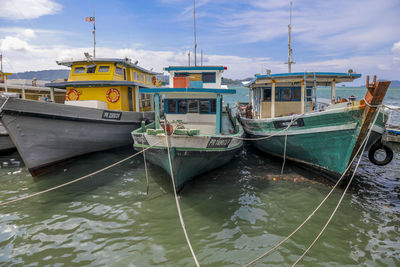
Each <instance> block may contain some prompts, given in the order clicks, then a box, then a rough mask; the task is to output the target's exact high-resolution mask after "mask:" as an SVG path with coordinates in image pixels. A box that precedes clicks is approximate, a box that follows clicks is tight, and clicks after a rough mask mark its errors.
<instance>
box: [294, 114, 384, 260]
mask: <svg viewBox="0 0 400 267" xmlns="http://www.w3.org/2000/svg"><path fill="white" fill-rule="evenodd" d="M378 111H379V110H378ZM377 118H378V112H377V113H376V116H375V119H374V121H373V123H372V126H371V127H370V128H369V131H368V134H367V136H366V138H365V139H364V140H366V142H365V143H364V145H361V146H360V147H363V149H362V151H361V154H360V157H359V159H358V162H357V165H356V167H355V169H354V171H353V175H352V176H351V178H350V181H349V183H348V184H347V186H346V189H345V190H344V192H343V194H342V196H341V197H340V199H339V202H338V203H337V204H336V207H335V209H334V210H333V212H332V214H331V216H329V219H328V220H327V222H326V223H325V225H324V227H323V228H322V230H321V231H320V232H319V234H318V235H317V237H316V238H315V239H314V241H313V242H312V243H311V244H310V246H309V247H308V248H307V249H306V250H305V251H304V253H303V254H302V255H301V256H300V257H299V258H298V259H297V260H296V261H295V262H294V263H293V265H292V267H293V266H295V265H296V264H297V263H298V262H299V261H300V260H301V259H302V258H303V257H304V256H305V255H306V254H307V252H308V251H309V250H310V249H311V248H312V247H313V246H314V244H315V243H316V242H317V241H318V239H319V238H320V237H321V235H322V234H323V232H324V231H325V229H326V228H327V227H328V224H329V223H330V222H331V220H332V218H333V216H334V215H335V213H336V211H337V210H338V208H339V206H340V204H341V203H342V201H343V198H344V196H345V194H346V192H347V190H348V189H349V187H350V184H351V182H352V181H353V178H354V175H355V174H356V171H357V168H358V166H359V165H360V162H361V159H362V155H363V153H364V151H365V148H366V147H367V143H368V140H369V137H370V135H371V132H372V128H373V127H374V125H375V122H376V119H377Z"/></svg>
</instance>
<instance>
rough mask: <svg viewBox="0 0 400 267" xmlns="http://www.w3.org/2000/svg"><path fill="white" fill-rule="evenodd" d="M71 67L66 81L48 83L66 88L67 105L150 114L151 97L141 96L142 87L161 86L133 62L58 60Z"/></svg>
mask: <svg viewBox="0 0 400 267" xmlns="http://www.w3.org/2000/svg"><path fill="white" fill-rule="evenodd" d="M57 64H58V65H62V66H67V67H70V68H71V71H70V74H69V77H68V80H67V81H65V82H53V83H48V84H46V86H49V87H52V88H65V89H66V96H65V104H69V105H76V106H86V107H92V108H100V109H111V110H121V111H150V110H152V109H153V105H152V103H153V101H152V99H151V95H146V94H139V88H148V87H154V86H158V81H157V80H156V74H157V73H155V72H152V71H150V70H146V69H144V68H142V67H139V66H138V65H137V62H135V63H133V62H132V61H131V60H130V59H128V58H125V59H112V58H87V59H82V60H71V61H57Z"/></svg>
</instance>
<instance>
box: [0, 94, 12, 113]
mask: <svg viewBox="0 0 400 267" xmlns="http://www.w3.org/2000/svg"><path fill="white" fill-rule="evenodd" d="M8 99H10V97H9V96H7V97H6V101H4V103H3V105H1V107H0V112H1V111H2V110H3V108H4V106H5V105H6V103H7V101H8Z"/></svg>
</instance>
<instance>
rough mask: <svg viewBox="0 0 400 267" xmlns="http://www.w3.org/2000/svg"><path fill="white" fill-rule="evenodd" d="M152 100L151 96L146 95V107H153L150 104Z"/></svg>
mask: <svg viewBox="0 0 400 267" xmlns="http://www.w3.org/2000/svg"><path fill="white" fill-rule="evenodd" d="M150 100H151V96H150V95H149V94H148V95H146V106H147V107H149V106H151V103H150V102H151V101H150Z"/></svg>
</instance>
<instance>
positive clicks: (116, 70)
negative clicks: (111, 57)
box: [115, 67, 122, 75]
mask: <svg viewBox="0 0 400 267" xmlns="http://www.w3.org/2000/svg"><path fill="white" fill-rule="evenodd" d="M115 74H118V75H122V68H120V67H115Z"/></svg>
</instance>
